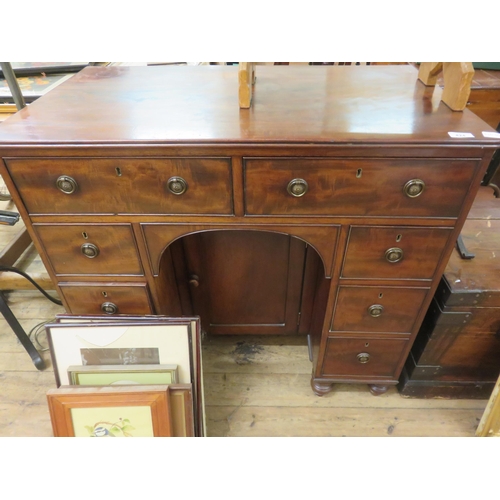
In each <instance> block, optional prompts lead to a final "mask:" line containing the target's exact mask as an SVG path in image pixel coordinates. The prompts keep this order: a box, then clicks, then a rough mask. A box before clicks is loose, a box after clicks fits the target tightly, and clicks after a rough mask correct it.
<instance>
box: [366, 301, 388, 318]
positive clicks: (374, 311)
mask: <svg viewBox="0 0 500 500" xmlns="http://www.w3.org/2000/svg"><path fill="white" fill-rule="evenodd" d="M383 310H384V306H381V305H380V304H373V305H372V306H370V307H369V308H368V312H369V313H370V316H372V317H374V318H378V317H379V316H381V315H382V312H383Z"/></svg>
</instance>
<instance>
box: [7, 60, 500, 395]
mask: <svg viewBox="0 0 500 500" xmlns="http://www.w3.org/2000/svg"><path fill="white" fill-rule="evenodd" d="M237 90H238V85H237V68H236V67H220V66H209V67H131V68H127V67H111V68H100V67H90V68H86V69H84V70H83V71H82V72H80V73H78V74H77V75H76V76H74V77H72V78H71V79H70V80H68V81H67V82H65V83H64V84H62V85H61V86H59V87H57V88H56V89H54V90H53V91H52V92H50V93H49V94H48V95H47V96H44V97H42V98H40V99H39V100H37V101H36V102H35V103H33V104H32V105H30V106H29V107H28V108H26V109H23V110H22V111H20V112H19V113H17V114H15V115H14V116H12V117H11V118H9V119H8V120H6V121H5V122H4V123H2V124H0V156H1V158H2V159H3V160H2V161H1V162H0V164H1V165H0V167H1V168H0V173H1V175H2V176H4V178H5V180H6V182H7V184H8V188H9V190H10V191H11V193H12V195H13V198H14V200H15V203H16V205H17V206H18V208H19V211H20V213H21V215H22V217H23V219H24V221H25V223H26V226H27V228H28V230H29V232H30V235H31V237H32V239H33V241H34V243H35V245H36V247H37V249H38V251H39V252H40V255H41V257H42V259H43V261H44V264H45V265H46V267H47V269H48V272H49V273H50V275H51V278H52V279H53V281H54V283H55V284H56V287H57V290H58V292H59V294H60V297H61V299H62V301H63V303H64V305H65V307H66V309H67V310H68V311H69V312H71V313H75V314H82V313H88V314H96V313H101V314H116V313H129V314H168V315H179V314H199V315H200V316H201V320H202V324H203V327H204V329H205V330H206V331H207V332H208V333H209V334H225V333H242V334H243V333H253V334H255V333H261V334H276V333H297V334H298V335H307V336H308V339H309V341H310V351H311V352H310V355H311V359H312V387H313V389H314V391H315V392H316V393H317V394H324V393H326V392H328V391H329V390H331V388H332V385H333V384H334V383H335V382H342V383H345V382H350V383H366V384H368V385H369V386H370V387H371V390H372V392H373V393H374V394H378V393H382V392H384V391H385V390H387V388H388V386H389V385H392V384H397V383H398V377H399V375H400V372H401V369H402V367H403V365H404V362H405V360H406V358H407V355H408V352H409V350H410V348H411V346H412V343H413V340H414V338H415V335H416V333H417V331H418V329H419V326H420V324H421V322H422V319H423V317H424V315H425V312H426V311H427V308H428V306H429V303H430V301H431V299H432V297H433V294H434V292H435V289H436V286H437V284H438V283H439V280H440V278H441V275H442V273H443V270H444V268H445V266H446V264H447V262H448V258H449V255H450V253H451V251H452V249H453V245H454V242H455V240H456V238H457V235H458V234H459V232H460V229H461V227H462V225H463V223H464V221H465V218H466V216H467V213H468V211H469V208H470V206H471V204H472V202H473V200H474V196H475V194H476V191H477V189H478V187H479V184H480V181H481V178H482V176H483V175H484V172H485V170H486V168H487V166H488V163H489V160H490V158H491V156H492V154H493V152H494V150H495V148H497V147H498V146H499V144H500V141H499V140H498V139H495V138H493V139H491V138H485V137H484V136H483V134H482V132H483V131H490V132H493V129H491V128H490V127H489V126H488V125H486V124H485V123H484V122H482V121H481V120H480V119H479V118H478V117H477V116H475V115H474V114H473V113H471V112H470V111H468V110H465V111H464V112H452V111H450V110H449V109H448V108H447V107H446V105H444V104H442V103H440V90H439V89H434V88H425V87H424V86H423V85H422V84H420V83H419V82H418V81H417V71H416V70H415V69H414V68H412V67H410V66H395V67H391V66H365V67H352V66H338V67H337V66H330V67H322V66H314V67H298V66H279V67H266V66H263V67H259V68H258V74H257V84H256V86H255V93H254V99H253V104H252V107H251V109H249V110H240V109H239V107H238V95H237ZM448 132H464V133H470V134H472V135H473V137H459V138H452V137H450V135H449V134H448Z"/></svg>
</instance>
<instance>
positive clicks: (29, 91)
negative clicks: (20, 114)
mask: <svg viewBox="0 0 500 500" xmlns="http://www.w3.org/2000/svg"><path fill="white" fill-rule="evenodd" d="M73 75H74V73H69V74H58V75H45V76H43V75H38V76H21V77H18V78H17V82H18V84H19V88H20V89H21V92H22V94H23V97H24V100H25V102H27V103H31V102H33V101H35V100H36V99H38V98H39V97H41V96H43V95H45V94H46V93H47V92H50V91H51V90H52V89H54V88H56V87H57V86H58V85H61V83H63V82H65V81H66V80H68V79H69V78H71V77H72V76H73ZM0 101H1V102H14V98H13V97H12V92H11V91H10V88H9V85H8V83H7V80H5V79H4V78H0Z"/></svg>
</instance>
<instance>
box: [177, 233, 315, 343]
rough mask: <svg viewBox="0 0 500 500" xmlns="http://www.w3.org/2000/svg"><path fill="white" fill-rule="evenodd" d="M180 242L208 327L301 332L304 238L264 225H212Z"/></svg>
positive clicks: (197, 305) (198, 308) (246, 331)
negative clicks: (236, 228)
mask: <svg viewBox="0 0 500 500" xmlns="http://www.w3.org/2000/svg"><path fill="white" fill-rule="evenodd" d="M179 243H180V244H181V245H182V250H183V251H184V256H185V266H186V273H185V274H184V276H186V277H187V281H188V285H189V291H190V297H191V300H192V307H193V311H194V313H195V314H199V315H200V318H201V321H202V327H203V329H204V330H205V331H206V332H208V333H212V334H225V333H230V334H238V333H243V334H295V333H298V326H299V321H300V315H299V313H300V311H301V299H302V287H303V273H304V264H305V257H306V244H305V243H304V242H302V241H300V240H298V239H296V238H292V237H291V236H288V235H283V234H279V233H267V232H262V231H222V232H221V231H209V232H205V233H199V234H193V235H190V236H186V237H185V238H182V240H180V241H179ZM174 244H175V243H174ZM176 265H182V264H181V262H177V263H176Z"/></svg>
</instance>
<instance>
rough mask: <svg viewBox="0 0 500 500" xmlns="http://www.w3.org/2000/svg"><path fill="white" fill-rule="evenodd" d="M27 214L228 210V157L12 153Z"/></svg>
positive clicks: (10, 161)
mask: <svg viewBox="0 0 500 500" xmlns="http://www.w3.org/2000/svg"><path fill="white" fill-rule="evenodd" d="M6 164H7V168H8V170H9V172H10V174H11V176H12V178H13V180H14V183H15V184H16V186H17V189H18V190H19V192H20V194H21V197H22V199H23V201H24V204H25V205H26V208H27V209H28V212H29V213H30V214H49V213H50V214H54V213H56V214H58V213H67V214H80V213H103V214H108V213H111V214H115V213H137V214H144V213H148V214H232V212H233V208H232V206H233V204H232V182H231V159H230V158H40V159H36V158H19V159H17V158H15V159H14V158H12V159H7V160H6Z"/></svg>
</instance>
